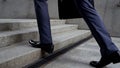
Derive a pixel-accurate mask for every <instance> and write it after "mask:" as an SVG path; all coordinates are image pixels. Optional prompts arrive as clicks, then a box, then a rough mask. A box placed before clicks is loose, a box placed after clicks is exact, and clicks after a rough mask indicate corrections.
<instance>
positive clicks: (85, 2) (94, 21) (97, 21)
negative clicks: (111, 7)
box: [75, 0, 118, 56]
mask: <svg viewBox="0 0 120 68" xmlns="http://www.w3.org/2000/svg"><path fill="white" fill-rule="evenodd" d="M90 1H93V0H75V3H76V6H77V8H78V11H79V12H81V13H82V15H83V18H84V20H85V21H86V23H87V25H88V27H89V28H90V30H91V32H92V34H93V36H94V38H95V39H96V41H97V43H98V44H99V46H100V51H101V55H102V56H107V55H109V54H111V53H113V52H114V51H118V48H117V47H116V46H115V44H114V43H113V42H112V40H111V38H110V35H109V33H108V32H107V30H106V28H105V26H104V23H103V21H102V20H101V18H100V16H99V15H98V13H97V12H96V10H95V8H94V7H93V6H92V4H91V3H90Z"/></svg>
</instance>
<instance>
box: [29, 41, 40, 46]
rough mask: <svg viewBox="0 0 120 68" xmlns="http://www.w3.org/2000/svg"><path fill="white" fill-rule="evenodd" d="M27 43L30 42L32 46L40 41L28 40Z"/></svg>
mask: <svg viewBox="0 0 120 68" xmlns="http://www.w3.org/2000/svg"><path fill="white" fill-rule="evenodd" d="M29 43H30V44H31V45H32V46H38V45H40V42H39V41H34V40H30V41H29Z"/></svg>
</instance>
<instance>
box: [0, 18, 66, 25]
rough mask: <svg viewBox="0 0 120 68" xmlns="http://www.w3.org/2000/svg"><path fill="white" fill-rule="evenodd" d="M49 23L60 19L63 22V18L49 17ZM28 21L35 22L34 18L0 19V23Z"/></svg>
mask: <svg viewBox="0 0 120 68" xmlns="http://www.w3.org/2000/svg"><path fill="white" fill-rule="evenodd" d="M50 21H51V23H52V22H53V21H61V22H64V21H65V20H59V19H51V20H50ZM30 22H36V19H0V24H1V23H30Z"/></svg>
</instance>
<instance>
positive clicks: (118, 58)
mask: <svg viewBox="0 0 120 68" xmlns="http://www.w3.org/2000/svg"><path fill="white" fill-rule="evenodd" d="M119 62H120V51H116V52H114V53H112V54H110V55H109V56H107V57H102V58H101V59H100V61H91V62H90V65H91V66H93V67H96V68H103V67H105V66H106V65H108V64H110V63H114V64H115V63H119Z"/></svg>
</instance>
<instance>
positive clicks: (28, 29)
mask: <svg viewBox="0 0 120 68" xmlns="http://www.w3.org/2000/svg"><path fill="white" fill-rule="evenodd" d="M65 27H76V28H77V25H56V26H52V27H51V29H52V30H54V29H59V28H65ZM33 31H38V28H36V27H33V28H27V29H21V30H14V31H4V32H3V31H2V32H0V37H2V36H8V35H13V34H20V33H27V32H33Z"/></svg>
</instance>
